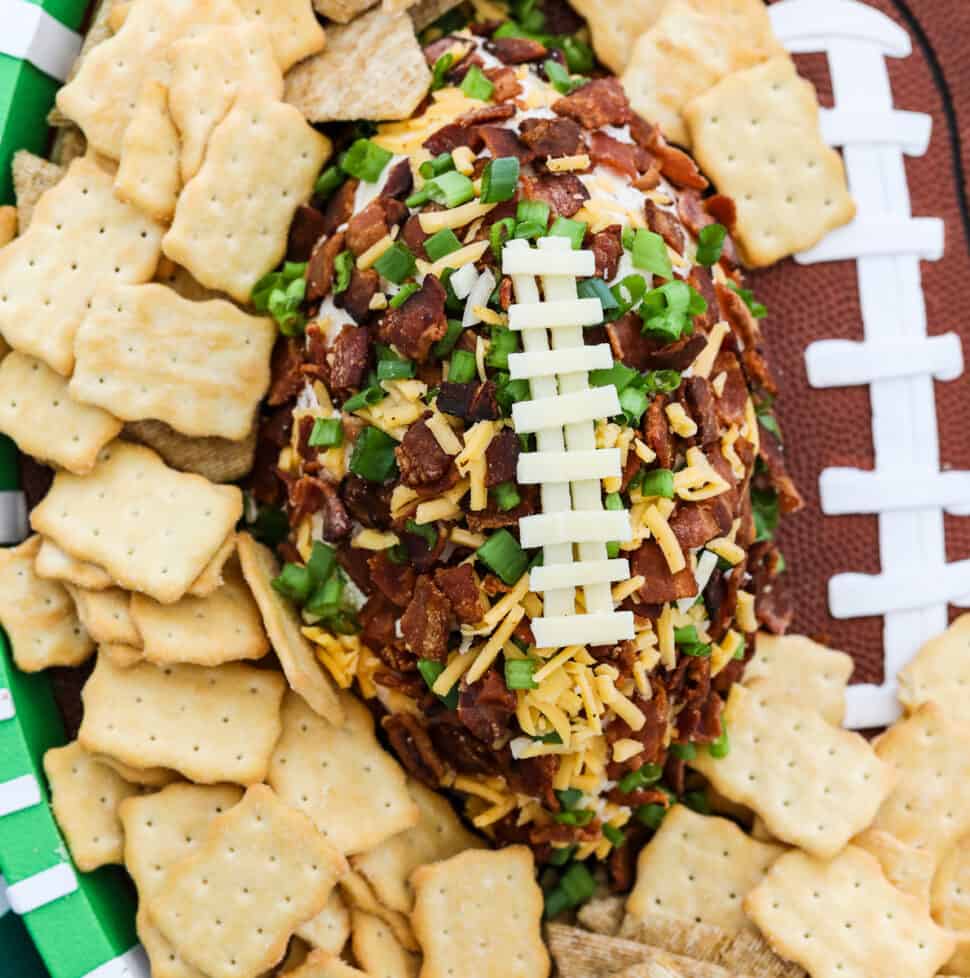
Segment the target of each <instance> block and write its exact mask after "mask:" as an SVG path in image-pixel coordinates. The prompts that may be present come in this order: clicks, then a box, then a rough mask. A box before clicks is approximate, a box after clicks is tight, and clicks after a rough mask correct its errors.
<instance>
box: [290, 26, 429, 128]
mask: <svg viewBox="0 0 970 978" xmlns="http://www.w3.org/2000/svg"><path fill="white" fill-rule="evenodd" d="M334 78H339V79H340V84H339V85H335V84H334V83H333V79H334ZM430 84H431V72H430V70H429V69H428V63H427V61H426V60H425V57H424V53H423V51H422V50H421V45H420V44H418V40H417V38H416V37H415V35H414V27H413V25H412V23H411V20H410V19H409V17H408V16H407V14H405V13H401V14H388V13H385V12H384V11H383V10H381V9H380V8H375V9H374V10H372V11H370V12H368V13H366V14H363V15H362V16H360V17H358V18H357V19H356V20H354V21H353V22H351V23H349V24H346V25H340V26H335V27H331V28H330V30H329V33H328V34H327V47H326V49H325V50H324V51H323V52H322V53H321V54H317V55H314V56H313V57H312V58H307V60H306V61H304V62H303V63H302V64H299V65H297V66H296V67H295V68H294V69H293V71H291V72H290V73H289V74H288V75H287V76H286V100H287V102H289V103H291V104H292V105H295V106H296V107H297V108H298V109H299V110H300V111H301V112H302V113H303V114H304V115H305V116H306V117H307V118H308V119H309V120H310V121H311V122H334V121H340V120H348V119H374V120H379V119H385V120H386V119H407V118H408V117H409V116H410V115H411V114H412V113H413V112H414V110H415V109H416V108H417V107H418V105H419V103H420V102H421V100H422V99H423V98H424V97H425V95H426V94H427V91H428V87H429V85H430Z"/></svg>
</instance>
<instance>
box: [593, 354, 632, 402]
mask: <svg viewBox="0 0 970 978" xmlns="http://www.w3.org/2000/svg"><path fill="white" fill-rule="evenodd" d="M639 376H640V374H639V373H638V372H637V371H636V370H634V369H633V368H632V367H628V366H627V365H626V364H624V363H620V362H619V361H617V362H616V363H614V364H613V366H612V367H604V368H602V369H600V370H591V371H590V372H589V382H590V383H591V384H592V385H593V386H594V387H609V386H610V384H612V385H613V386H614V387H615V388H616V390H617V393H618V394H622V393H623V391H624V390H626V388H627V387H629V386H630V384H632V383H633V381H634V380H636V379H637V377H639Z"/></svg>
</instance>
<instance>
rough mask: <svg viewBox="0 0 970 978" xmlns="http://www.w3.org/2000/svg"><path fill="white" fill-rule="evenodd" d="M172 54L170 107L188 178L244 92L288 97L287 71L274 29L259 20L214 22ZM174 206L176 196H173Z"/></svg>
mask: <svg viewBox="0 0 970 978" xmlns="http://www.w3.org/2000/svg"><path fill="white" fill-rule="evenodd" d="M169 59H170V61H171V65H172V78H171V82H170V87H169V93H170V94H169V107H170V110H171V113H172V118H173V119H174V121H175V125H176V126H177V127H178V133H179V135H180V136H181V141H182V145H181V155H180V156H178V165H179V168H180V170H181V174H182V179H183V180H184V181H188V180H191V179H192V177H194V176H195V175H196V173H198V172H199V167H200V166H202V159H203V157H204V155H205V148H206V145H207V144H208V142H209V136H210V135H211V134H212V130H213V129H214V128H215V127H216V126H217V125H218V124H219V123H220V122H222V120H223V119H224V118H225V116H226V113H227V112H228V111H229V108H230V106H231V105H232V103H233V102H234V101H235V100H236V99H237V98H239V97H240V96H253V95H265V96H266V97H267V98H274V99H281V98H282V97H283V73H282V72H281V71H280V68H279V65H278V64H277V63H276V59H275V56H274V54H273V46H272V42H271V41H270V37H269V34H268V33H267V32H266V30H265V29H264V28H263V27H262V26H261V25H260V24H258V23H253V22H249V23H245V24H238V25H236V26H233V27H210V28H208V29H207V30H204V31H201V32H200V33H199V34H198V35H196V36H195V37H191V38H186V39H185V40H180V41H176V42H175V43H174V44H173V45H172V48H171V52H170V54H169ZM173 206H174V201H173Z"/></svg>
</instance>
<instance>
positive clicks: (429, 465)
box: [394, 418, 452, 488]
mask: <svg viewBox="0 0 970 978" xmlns="http://www.w3.org/2000/svg"><path fill="white" fill-rule="evenodd" d="M394 454H395V456H396V457H397V464H398V467H399V468H400V470H401V481H402V482H403V483H404V484H405V485H406V486H411V487H412V488H417V487H418V486H426V485H429V484H431V483H436V482H438V481H439V480H440V479H441V478H442V477H443V476H444V475H445V474H446V473H447V472H448V470H449V469H450V468H451V465H452V461H451V456H450V455H449V454H448V453H447V452H445V451H443V450H442V448H441V446H440V445H439V444H438V439H437V438H435V436H434V433H433V432H432V430H431V429H430V428H429V427H428V422H427V420H426V418H425V419H422V420H421V421H419V422H417V423H416V424H413V425H411V427H410V428H408V431H407V434H406V435H405V436H404V440H403V441H402V442H401V444H400V445H398V446H397V448H395V449H394Z"/></svg>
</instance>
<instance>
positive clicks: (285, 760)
mask: <svg viewBox="0 0 970 978" xmlns="http://www.w3.org/2000/svg"><path fill="white" fill-rule="evenodd" d="M340 700H341V706H342V710H343V716H344V720H343V723H342V724H341V725H340V726H337V725H336V724H334V723H331V722H330V721H327V720H324V719H323V718H322V717H320V716H318V715H317V714H316V713H314V711H313V710H312V709H311V708H310V707H309V706H308V705H307V703H306V701H305V700H304V699H303V698H302V697H301V696H298V695H297V694H296V693H294V692H292V691H290V692H288V693H287V694H286V698H285V699H284V701H283V710H282V720H283V733H282V735H281V737H280V739H279V743H278V744H277V745H276V749H275V751H274V752H273V759H272V762H271V764H270V769H269V775H268V779H267V780H268V781H269V784H270V785H272V787H273V788H274V789H275V790H276V792H277V793H278V794H279V796H280V798H282V799H283V800H284V801H285V802H287V803H288V804H290V805H292V806H293V807H294V808H298V809H300V810H301V811H304V812H306V813H307V815H309V816H310V817H311V818H312V819H314V821H315V822H316V823H317V827H318V828H319V829H320V831H321V832H322V833H323V835H324V837H325V838H326V839H327V841H328V842H329V843H330V844H331V845H333V846H334V847H336V848H337V849H338V850H339V851H340V852H342V853H344V854H348V855H349V854H351V853H355V852H366V851H367V850H368V849H372V848H373V847H374V846H377V845H380V844H381V843H382V842H384V841H385V840H387V839H389V838H390V837H391V836H393V835H396V834H397V833H398V832H403V831H404V830H406V829H409V828H411V827H412V826H414V825H415V824H416V823H417V821H418V818H419V815H420V812H419V809H418V807H417V806H416V805H415V803H414V802H413V801H412V800H411V796H410V794H409V793H408V789H407V784H406V782H405V777H404V772H403V771H402V770H401V768H400V766H399V765H398V763H397V761H395V760H394V758H393V757H391V755H390V754H388V753H387V751H385V750H384V748H383V747H382V746H381V745H380V743H379V742H378V740H377V737H376V736H375V735H374V719H373V717H372V716H371V713H370V711H369V710H368V709H367V707H366V706H364V704H363V703H361V702H360V700H358V699H357V698H356V697H354V696H352V695H351V694H349V693H341V694H340ZM321 759H322V760H321Z"/></svg>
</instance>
